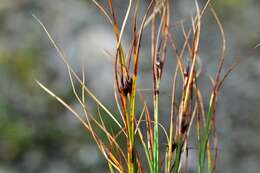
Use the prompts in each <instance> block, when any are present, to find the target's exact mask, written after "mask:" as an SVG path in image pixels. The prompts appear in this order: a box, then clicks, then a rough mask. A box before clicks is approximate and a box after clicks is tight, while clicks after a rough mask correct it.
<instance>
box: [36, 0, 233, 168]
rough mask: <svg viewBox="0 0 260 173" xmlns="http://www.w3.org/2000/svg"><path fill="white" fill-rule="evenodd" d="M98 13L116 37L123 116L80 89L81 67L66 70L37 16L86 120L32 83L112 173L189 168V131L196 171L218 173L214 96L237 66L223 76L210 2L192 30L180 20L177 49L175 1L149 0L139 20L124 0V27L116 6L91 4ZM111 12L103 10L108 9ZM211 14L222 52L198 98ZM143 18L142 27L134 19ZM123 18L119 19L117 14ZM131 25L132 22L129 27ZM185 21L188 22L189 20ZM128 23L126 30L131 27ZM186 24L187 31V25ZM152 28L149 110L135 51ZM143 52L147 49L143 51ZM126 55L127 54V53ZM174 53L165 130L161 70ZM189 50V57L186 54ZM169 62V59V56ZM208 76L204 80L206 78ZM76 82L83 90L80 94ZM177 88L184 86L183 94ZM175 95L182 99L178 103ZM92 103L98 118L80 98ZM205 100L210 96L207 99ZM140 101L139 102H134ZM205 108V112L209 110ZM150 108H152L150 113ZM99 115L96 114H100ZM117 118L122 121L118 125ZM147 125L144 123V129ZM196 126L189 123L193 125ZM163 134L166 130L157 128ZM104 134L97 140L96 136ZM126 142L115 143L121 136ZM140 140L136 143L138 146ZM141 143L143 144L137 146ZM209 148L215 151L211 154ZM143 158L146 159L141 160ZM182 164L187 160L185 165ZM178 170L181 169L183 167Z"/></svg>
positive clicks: (134, 3) (134, 0)
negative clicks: (85, 134)
mask: <svg viewBox="0 0 260 173" xmlns="http://www.w3.org/2000/svg"><path fill="white" fill-rule="evenodd" d="M92 2H93V3H94V5H95V6H96V7H97V8H98V10H99V11H100V12H101V13H102V14H103V15H104V17H105V18H106V19H107V20H108V21H109V23H110V24H111V27H112V28H113V29H114V34H115V37H116V43H115V44H116V48H117V49H116V52H115V55H114V85H115V93H114V95H115V98H116V102H115V103H114V104H115V105H116V106H117V107H118V110H119V112H120V117H116V116H115V115H114V114H113V113H112V112H110V111H109V110H108V108H107V107H106V106H105V105H104V104H103V103H102V102H101V101H100V100H99V99H98V98H97V97H96V96H95V94H94V93H92V92H91V90H90V89H89V88H88V87H87V86H86V85H85V77H84V76H85V75H84V69H83V70H82V75H81V76H79V75H78V74H76V72H75V71H74V70H73V68H72V67H71V66H70V64H69V63H68V61H67V58H66V55H65V54H64V53H63V51H62V49H61V48H59V46H58V45H57V44H56V42H55V41H54V40H53V39H52V36H51V35H50V33H49V32H48V30H47V29H46V27H45V26H44V24H43V23H42V22H41V21H40V20H39V19H38V18H37V17H36V16H34V18H35V19H36V20H37V21H38V22H39V24H40V25H41V26H42V28H43V29H44V31H45V32H46V34H47V36H48V38H49V39H50V41H51V43H52V44H53V46H54V47H55V49H56V50H57V52H58V54H59V55H60V58H61V59H62V60H63V62H64V63H65V65H66V67H67V71H68V73H69V77H70V82H71V86H72V90H73V93H74V95H75V98H76V99H77V101H78V103H79V104H80V105H81V107H82V109H83V111H84V116H82V115H80V114H79V113H77V112H76V110H74V109H73V108H72V107H71V106H70V105H69V104H68V103H66V101H65V100H63V99H62V98H60V97H59V96H57V95H56V94H55V93H54V92H52V91H51V90H50V89H48V88H47V87H46V86H45V85H43V84H42V83H40V82H39V81H37V83H38V85H39V86H40V87H41V88H42V89H43V90H44V91H46V92H47V93H48V94H49V95H51V96H52V97H54V98H55V99H56V100H57V101H58V102H60V103H61V104H62V105H63V106H65V107H66V108H67V109H68V110H69V111H70V112H71V113H72V114H73V115H74V116H75V117H76V118H78V119H79V121H80V122H81V123H82V124H83V126H84V127H85V128H86V129H87V130H88V131H89V132H90V134H91V135H92V137H93V139H94V141H95V142H96V144H97V146H98V148H99V149H100V151H101V153H102V154H103V156H104V157H105V159H106V160H107V163H108V168H109V171H110V172H111V173H115V172H120V173H127V172H128V173H137V172H139V173H147V172H151V173H159V172H165V173H171V172H174V173H177V172H181V170H185V168H187V164H188V163H187V162H186V161H184V160H185V159H183V158H187V157H188V155H189V154H188V150H189V147H188V144H189V139H190V134H191V133H190V132H191V131H192V130H194V132H195V133H194V134H196V136H195V138H192V139H193V140H194V139H196V140H197V141H196V142H193V143H196V144H197V146H195V147H196V148H198V164H197V165H198V172H199V173H204V172H205V171H206V169H207V172H209V173H211V172H216V161H217V155H218V144H217V133H216V120H215V119H216V118H215V117H216V109H217V102H218V96H219V93H220V89H221V86H222V85H223V82H224V80H225V79H226V78H227V76H228V75H229V74H230V72H231V71H232V69H233V68H234V66H231V67H230V69H228V70H227V73H224V74H223V64H224V57H225V49H226V43H225V35H224V31H223V27H222V25H221V22H220V20H219V18H218V16H217V14H216V12H215V11H214V9H213V7H212V6H211V4H210V3H211V1H210V0H208V1H207V2H206V3H205V4H204V5H203V6H202V7H200V6H199V4H198V2H197V1H195V4H194V6H195V8H196V14H195V15H194V16H191V22H190V26H191V27H190V28H188V29H187V26H186V25H184V24H183V22H180V25H179V26H180V27H181V30H182V34H183V38H185V39H184V42H183V45H182V46H181V48H178V47H180V46H177V44H176V42H177V41H176V40H175V36H174V34H173V32H171V31H172V28H171V27H172V24H171V22H172V19H171V18H172V12H171V9H172V7H171V6H172V2H171V1H170V0H152V1H151V2H150V4H149V5H148V6H147V9H146V12H145V13H144V16H140V15H139V13H138V10H139V8H138V7H139V5H140V4H139V1H138V0H129V1H128V2H129V5H128V7H127V9H126V13H125V15H124V16H123V22H122V24H121V25H119V24H118V23H119V22H118V18H119V16H117V13H116V11H115V9H114V6H113V1H112V0H108V1H107V2H108V4H107V5H108V6H107V8H104V7H103V6H102V5H100V4H99V3H98V2H97V1H95V0H92ZM106 9H108V10H106ZM206 9H209V10H210V11H211V14H212V15H213V16H214V19H215V20H216V23H217V26H218V28H219V31H220V33H221V39H222V50H221V55H220V57H219V63H218V65H217V66H218V67H217V71H216V75H215V77H212V76H210V77H209V80H210V81H211V84H212V85H211V86H209V87H210V88H211V93H210V95H209V97H205V98H204V97H203V96H202V94H201V92H202V91H201V89H200V87H199V85H198V78H200V77H202V76H200V71H201V69H200V68H201V66H200V65H198V64H199V63H201V62H202V63H203V60H201V59H200V58H199V45H200V37H201V23H202V18H203V16H204V13H205V10H206ZM140 17H141V18H142V20H141V22H140V24H138V22H137V19H139V18H140ZM120 18H121V16H120ZM129 20H131V22H128V21H129ZM186 22H187V21H186ZM128 23H129V24H128ZM185 26H186V27H185ZM127 27H130V28H131V29H132V31H133V32H132V40H133V41H132V42H131V44H130V47H129V48H125V47H123V45H122V43H121V42H122V38H123V37H124V35H125V33H126V32H125V29H126V28H127ZM149 27H150V32H151V34H150V36H149V37H150V43H145V44H150V50H151V53H150V57H151V62H152V64H151V67H152V68H151V70H150V71H151V77H152V81H153V84H152V85H153V86H151V88H152V98H153V105H152V106H151V107H152V108H151V107H149V106H148V105H147V102H146V100H145V99H144V97H143V96H142V91H141V90H139V88H142V87H141V86H139V85H138V83H137V80H138V78H139V68H140V64H139V59H140V49H141V47H142V44H144V43H143V42H142V39H143V37H144V34H143V33H144V31H145V30H146V29H147V28H149ZM146 47H147V46H146ZM125 49H127V50H128V51H125ZM169 49H172V50H173V52H174V53H175V57H176V62H177V64H175V65H174V64H173V66H175V68H172V69H171V70H172V81H173V82H172V86H171V88H172V95H171V107H170V109H171V110H170V115H169V120H170V121H169V125H168V126H167V127H168V129H167V128H165V127H163V125H161V123H160V122H159V119H160V117H159V116H160V99H163V96H162V95H161V94H160V91H161V88H160V86H161V85H160V84H161V79H162V76H163V74H164V73H163V71H164V67H165V64H166V63H168V61H166V59H167V56H168V54H167V52H168V50H169ZM187 52H188V56H187V54H185V53H187ZM168 58H172V57H168ZM205 76H206V75H205ZM75 83H77V85H80V86H81V90H80V91H77V90H76V88H75ZM177 85H180V86H182V87H181V89H178V88H177ZM177 95H179V96H180V97H177ZM87 96H88V97H90V98H91V99H92V100H93V101H94V102H95V103H96V104H97V105H98V111H97V112H98V115H93V113H92V112H91V111H90V110H89V108H88V105H87V104H86V102H85V97H87ZM207 98H210V99H209V100H207ZM137 99H138V101H137ZM206 105H208V106H206ZM140 107H142V114H141V115H137V110H136V109H137V108H140ZM149 108H150V109H149ZM101 110H102V112H104V114H101V113H100V112H101ZM104 116H107V117H105V118H110V119H111V120H112V123H113V124H112V125H111V124H110V126H117V128H118V129H120V130H119V131H116V132H114V131H111V130H110V127H108V124H106V123H105V122H104ZM119 118H120V120H119ZM142 122H144V123H142ZM193 124H194V125H193ZM161 129H163V130H161ZM162 131H163V133H165V134H166V136H167V144H166V145H165V144H163V143H162V142H160V141H159V139H160V134H162ZM101 133H102V134H103V135H100V134H101ZM119 137H120V138H121V139H122V138H123V139H124V140H121V141H123V142H121V143H119V142H118V141H119V140H118V138H119ZM138 142H139V143H138ZM139 144H140V145H139ZM211 148H214V150H212V149H211ZM143 158H146V159H143ZM186 160H187V159H186ZM182 168H183V169H182Z"/></svg>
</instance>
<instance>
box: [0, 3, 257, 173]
mask: <svg viewBox="0 0 260 173" xmlns="http://www.w3.org/2000/svg"><path fill="white" fill-rule="evenodd" d="M123 1H124V2H125V3H122V2H123ZM213 1H214V0H213ZM102 2H104V4H105V5H106V3H105V2H106V1H102ZM127 2H128V1H127V0H115V6H116V9H117V11H118V14H119V15H121V14H123V13H124V12H125V10H126V6H127ZM144 3H145V5H147V3H148V2H147V1H145V2H144ZM173 4H174V10H173V11H174V14H175V15H174V20H175V21H173V22H176V21H178V20H181V19H184V18H188V19H189V17H190V15H192V14H194V2H193V0H176V1H174V3H173ZM213 4H214V7H215V9H216V11H217V13H218V15H219V17H220V20H221V21H222V24H223V27H224V30H225V33H226V41H227V53H226V57H227V58H228V60H227V65H226V67H228V64H230V63H232V62H234V61H235V60H236V59H238V58H240V59H244V61H243V62H242V63H241V64H240V65H239V66H238V68H236V69H235V70H234V72H233V73H232V75H231V76H230V77H229V78H228V80H227V81H226V83H225V85H224V87H223V89H222V93H221V96H220V98H219V106H218V108H219V109H218V111H217V115H218V117H217V123H218V124H217V125H218V133H219V141H220V151H219V152H220V153H219V161H218V172H229V173H240V172H241V173H242V172H248V173H255V172H258V171H259V170H260V165H259V163H260V126H259V124H260V92H259V90H260V58H259V56H260V47H259V48H256V49H254V47H255V46H256V45H257V44H258V43H259V42H260V1H259V0H218V1H214V3H213ZM32 14H35V15H36V16H38V17H39V18H40V19H41V20H42V22H43V23H44V24H45V25H46V27H47V28H48V30H49V32H50V33H51V34H52V36H53V37H54V39H55V40H56V41H57V43H58V44H59V45H60V47H61V48H62V49H63V50H64V52H65V53H66V55H67V56H68V59H69V61H70V63H71V64H72V66H73V67H74V68H75V69H76V71H78V72H80V69H81V64H82V63H84V64H85V69H86V70H85V71H86V81H87V85H88V87H89V88H90V89H91V90H92V91H93V92H94V93H95V94H96V95H97V97H98V98H100V100H102V101H103V103H104V104H105V105H107V106H108V107H109V108H110V109H111V110H113V109H114V107H115V106H114V103H115V102H114V94H113V58H112V57H110V56H109V55H107V54H106V53H105V51H109V52H111V54H114V53H115V45H114V43H115V42H114V35H113V33H112V28H111V27H110V25H109V23H108V22H107V21H106V20H105V19H104V17H103V16H102V15H101V14H100V13H99V12H98V10H97V9H96V7H95V6H94V5H93V4H92V3H91V1H90V0H1V2H0V173H36V172H37V173H71V172H74V173H81V172H82V173H83V172H85V173H92V172H108V171H106V170H107V166H106V162H105V160H104V159H103V157H102V155H101V154H100V152H99V151H98V148H97V147H96V146H95V144H94V143H93V141H92V140H91V137H90V135H89V134H88V133H87V132H86V130H85V129H84V128H83V127H82V125H81V124H80V123H79V122H78V121H77V120H76V119H75V118H74V117H73V116H72V115H71V114H70V113H69V112H68V111H67V110H66V109H65V108H63V107H62V106H61V105H60V104H58V103H57V102H56V101H55V100H54V99H53V98H51V97H50V96H48V95H47V94H46V93H44V92H43V90H42V89H40V87H39V86H38V85H37V84H36V82H35V80H36V79H37V80H39V81H41V82H42V83H43V84H46V85H47V86H48V87H49V88H50V89H51V90H53V91H54V92H55V93H56V94H57V95H59V96H61V97H62V98H64V99H66V101H67V102H68V103H70V104H71V105H73V107H74V108H76V109H77V107H79V105H78V104H77V102H76V99H75V98H74V97H73V93H72V90H71V87H70V83H69V77H68V74H67V71H66V68H65V66H64V64H63V63H62V61H61V60H60V59H59V58H58V54H57V52H56V50H55V49H54V48H53V46H52V45H51V43H50V41H49V40H48V38H47V36H46V34H45V33H44V31H43V30H42V28H41V27H40V25H39V24H38V23H37V22H36V20H35V19H34V18H33V17H32ZM206 14H209V13H206ZM202 27H203V28H202V29H203V35H202V40H201V51H200V52H201V53H200V55H201V58H202V59H203V60H202V61H203V64H204V66H203V70H205V71H208V72H210V73H212V74H214V70H215V69H216V67H215V63H216V58H217V56H218V55H219V53H220V49H219V48H220V46H221V40H220V33H219V31H218V29H217V27H216V22H215V21H214V20H213V18H212V16H211V15H210V14H209V15H205V17H204V20H203V25H202ZM177 38H178V37H177ZM129 40H130V37H129V38H127V36H126V37H125V38H124V41H125V42H126V43H127V41H129ZM147 40H148V39H146V41H147ZM147 47H148V46H147ZM143 52H144V53H143V54H142V56H143V57H144V58H143V59H144V60H143V62H144V63H145V62H146V60H145V58H147V59H150V58H149V57H147V56H149V52H148V51H145V46H144V48H143ZM169 61H171V60H169ZM144 67H145V66H144ZM144 71H145V70H144ZM149 75H150V74H149V73H147V75H146V73H143V76H144V78H150V76H149ZM167 75H168V77H169V75H170V73H169V74H168V73H165V76H167ZM165 80H166V79H165ZM140 83H143V84H144V86H145V85H147V86H149V84H146V83H145V82H144V81H140ZM168 87H169V86H168ZM166 90H167V89H166ZM93 107H95V105H94V104H93ZM165 108H167V107H166V106H165ZM93 109H95V108H93ZM162 109H164V107H163V108H162ZM195 170H196V169H195ZM195 172H196V171H195Z"/></svg>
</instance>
